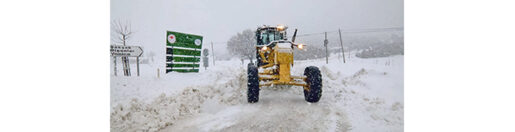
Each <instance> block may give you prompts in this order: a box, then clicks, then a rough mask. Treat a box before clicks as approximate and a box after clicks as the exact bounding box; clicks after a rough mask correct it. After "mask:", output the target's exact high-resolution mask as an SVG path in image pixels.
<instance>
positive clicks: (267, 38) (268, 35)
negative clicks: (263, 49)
mask: <svg viewBox="0 0 515 132" xmlns="http://www.w3.org/2000/svg"><path fill="white" fill-rule="evenodd" d="M260 39H261V40H262V42H263V44H268V43H270V42H272V41H274V40H282V39H283V37H282V35H281V34H280V33H279V32H274V31H263V32H262V33H261V38H260Z"/></svg>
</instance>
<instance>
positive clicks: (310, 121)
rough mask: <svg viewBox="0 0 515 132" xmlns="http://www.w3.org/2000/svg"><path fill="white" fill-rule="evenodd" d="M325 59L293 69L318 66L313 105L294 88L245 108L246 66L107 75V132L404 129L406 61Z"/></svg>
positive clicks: (263, 95) (269, 93) (266, 91)
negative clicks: (319, 87)
mask: <svg viewBox="0 0 515 132" xmlns="http://www.w3.org/2000/svg"><path fill="white" fill-rule="evenodd" d="M329 61H330V63H329V64H325V58H324V59H318V60H307V61H296V62H295V64H294V67H293V71H292V72H293V73H294V74H296V75H302V74H303V71H304V68H305V67H306V66H311V65H314V66H318V67H319V68H320V70H321V73H322V79H323V93H322V98H321V99H320V101H319V102H318V103H307V102H306V101H305V100H304V96H303V94H302V88H301V87H296V86H293V87H285V86H275V87H265V88H262V90H261V91H260V100H259V102H258V103H255V104H249V103H247V96H246V88H247V86H246V83H247V72H246V64H244V65H242V64H241V61H239V60H233V61H217V62H216V67H209V68H208V70H201V72H200V73H194V74H192V73H189V74H184V73H169V74H167V75H164V74H163V73H162V74H161V77H160V78H158V77H157V70H156V69H153V70H152V68H148V67H147V65H141V68H142V71H143V72H144V73H145V74H142V76H141V77H121V76H113V75H111V131H235V132H240V131H355V132H373V131H380V132H390V131H392V132H398V131H403V130H404V129H403V126H404V70H403V69H404V56H402V55H398V56H391V57H383V58H368V59H360V58H355V57H354V58H350V59H348V60H347V63H345V64H343V63H342V60H341V58H338V57H337V55H332V56H331V57H330V58H329ZM246 63H247V62H246ZM211 66H212V65H211ZM118 68H119V69H121V67H118ZM145 69H147V70H145ZM118 74H119V75H120V74H121V73H120V72H119V73H118ZM132 74H135V73H132Z"/></svg>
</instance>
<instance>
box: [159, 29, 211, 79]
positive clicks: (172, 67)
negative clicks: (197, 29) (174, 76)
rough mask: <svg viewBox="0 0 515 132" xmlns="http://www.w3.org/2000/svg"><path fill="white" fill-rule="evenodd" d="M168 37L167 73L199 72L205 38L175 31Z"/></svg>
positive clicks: (168, 33)
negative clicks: (203, 39)
mask: <svg viewBox="0 0 515 132" xmlns="http://www.w3.org/2000/svg"><path fill="white" fill-rule="evenodd" d="M166 37H167V38H166V73H168V72H172V71H175V72H198V71H199V67H200V57H201V55H200V52H201V49H202V38H203V37H202V36H200V35H193V34H186V33H180V32H174V31H167V32H166Z"/></svg>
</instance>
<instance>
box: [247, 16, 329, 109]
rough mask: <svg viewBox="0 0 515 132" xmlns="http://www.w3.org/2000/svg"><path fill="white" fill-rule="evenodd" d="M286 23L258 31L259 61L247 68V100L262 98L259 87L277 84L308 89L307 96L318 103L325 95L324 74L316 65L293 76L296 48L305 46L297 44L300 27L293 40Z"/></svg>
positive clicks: (305, 97) (305, 93) (253, 100)
mask: <svg viewBox="0 0 515 132" xmlns="http://www.w3.org/2000/svg"><path fill="white" fill-rule="evenodd" d="M286 29H287V27H286V26H283V25H278V26H266V25H265V26H262V27H258V28H257V30H256V40H257V42H256V61H257V62H256V63H250V64H249V65H248V67H247V75H248V82H247V88H248V90H247V100H248V102H249V103H255V102H258V101H259V90H260V89H261V88H262V87H266V86H274V85H290V86H291V85H293V86H302V87H303V88H304V99H305V100H306V101H308V102H312V103H314V102H318V101H319V100H320V97H321V96H322V75H321V74H320V70H319V69H318V68H317V67H315V66H309V67H306V69H305V70H304V75H303V76H293V75H291V74H290V70H291V68H292V66H293V50H294V49H295V48H298V49H303V48H304V47H305V45H303V44H297V43H295V37H296V35H297V29H295V33H294V34H293V37H292V40H291V41H289V40H288V39H287V36H286Z"/></svg>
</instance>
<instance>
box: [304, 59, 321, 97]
mask: <svg viewBox="0 0 515 132" xmlns="http://www.w3.org/2000/svg"><path fill="white" fill-rule="evenodd" d="M304 75H305V76H306V83H307V85H308V86H307V87H308V90H306V89H304V99H305V100H306V101H308V102H311V103H316V102H318V101H319V100H320V97H322V75H321V74H320V70H319V69H318V68H317V67H315V66H310V67H306V69H305V70H304Z"/></svg>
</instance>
